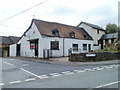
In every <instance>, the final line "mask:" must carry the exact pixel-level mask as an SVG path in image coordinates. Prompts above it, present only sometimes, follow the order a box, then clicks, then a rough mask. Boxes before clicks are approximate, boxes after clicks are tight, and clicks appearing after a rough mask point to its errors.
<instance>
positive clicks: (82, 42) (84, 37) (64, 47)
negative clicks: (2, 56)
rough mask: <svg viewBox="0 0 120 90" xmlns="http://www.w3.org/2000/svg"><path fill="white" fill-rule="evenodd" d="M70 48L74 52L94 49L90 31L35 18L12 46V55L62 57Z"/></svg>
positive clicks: (66, 54)
mask: <svg viewBox="0 0 120 90" xmlns="http://www.w3.org/2000/svg"><path fill="white" fill-rule="evenodd" d="M69 49H72V52H73V53H80V52H89V51H90V50H93V39H92V37H91V36H90V33H87V32H86V31H85V30H84V29H83V28H80V27H74V26H69V25H65V24H60V23H55V22H48V21H42V20H37V19H33V20H32V22H31V25H30V27H29V28H28V29H27V30H26V31H25V32H24V34H23V35H22V37H21V38H20V40H19V41H18V42H17V43H16V44H14V45H11V46H10V56H26V57H40V58H43V57H44V56H45V55H46V54H47V55H51V54H52V57H60V56H68V55H69V53H68V50H69ZM48 50H49V52H47V51H48ZM50 52H51V53H50ZM48 53H49V54H48Z"/></svg>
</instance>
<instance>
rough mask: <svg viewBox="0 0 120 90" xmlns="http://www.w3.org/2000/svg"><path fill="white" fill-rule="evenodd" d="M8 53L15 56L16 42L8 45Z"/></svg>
mask: <svg viewBox="0 0 120 90" xmlns="http://www.w3.org/2000/svg"><path fill="white" fill-rule="evenodd" d="M9 53H10V56H12V57H15V56H16V44H13V45H10V50H9Z"/></svg>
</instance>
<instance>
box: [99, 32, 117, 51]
mask: <svg viewBox="0 0 120 90" xmlns="http://www.w3.org/2000/svg"><path fill="white" fill-rule="evenodd" d="M117 39H118V33H111V34H104V35H102V37H101V39H100V40H101V43H102V49H103V48H104V47H105V46H107V45H109V44H117Z"/></svg>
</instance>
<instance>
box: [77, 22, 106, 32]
mask: <svg viewBox="0 0 120 90" xmlns="http://www.w3.org/2000/svg"><path fill="white" fill-rule="evenodd" d="M82 23H84V24H86V25H88V26H90V27H92V28H95V29H99V30H102V31H105V30H104V29H103V28H102V27H100V26H98V25H94V24H91V23H87V22H81V23H80V24H79V25H78V26H80V25H81V24H82Z"/></svg>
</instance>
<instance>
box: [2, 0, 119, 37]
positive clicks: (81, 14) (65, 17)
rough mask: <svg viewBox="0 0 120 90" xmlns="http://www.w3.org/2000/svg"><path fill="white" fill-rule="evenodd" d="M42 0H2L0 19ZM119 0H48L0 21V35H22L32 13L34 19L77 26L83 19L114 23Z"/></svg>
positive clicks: (103, 25) (103, 24) (93, 21)
mask: <svg viewBox="0 0 120 90" xmlns="http://www.w3.org/2000/svg"><path fill="white" fill-rule="evenodd" d="M42 1H44V0H3V1H2V2H1V3H0V20H2V19H4V18H6V17H9V16H11V15H14V14H16V13H19V12H21V11H23V10H25V9H27V8H29V7H31V6H34V5H35V4H37V3H40V2H42ZM118 1H119V0H48V1H47V2H45V3H44V4H42V5H40V6H37V7H35V8H33V9H31V10H30V11H27V12H25V13H23V14H21V15H19V16H16V17H14V18H12V19H10V20H7V21H5V22H2V23H0V35H3V34H4V35H15V34H16V35H18V36H21V35H22V34H23V32H24V31H25V30H26V29H27V28H28V27H29V25H30V23H31V19H32V18H33V15H35V18H36V19H41V20H46V21H52V22H59V23H63V24H68V25H73V26H77V25H78V24H79V23H80V22H81V21H85V22H89V23H93V24H97V25H100V26H102V27H105V25H106V24H107V23H117V20H118ZM6 2H7V3H6ZM6 6H7V7H6ZM3 31H4V32H3ZM7 32H8V33H7ZM14 32H15V33H14ZM16 35H15V36H16Z"/></svg>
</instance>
